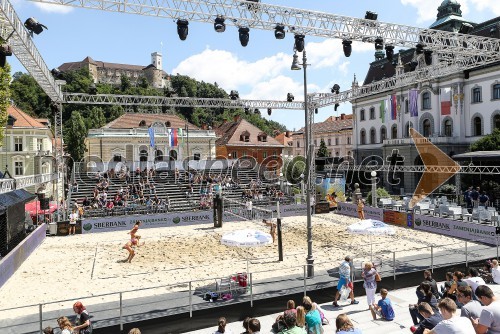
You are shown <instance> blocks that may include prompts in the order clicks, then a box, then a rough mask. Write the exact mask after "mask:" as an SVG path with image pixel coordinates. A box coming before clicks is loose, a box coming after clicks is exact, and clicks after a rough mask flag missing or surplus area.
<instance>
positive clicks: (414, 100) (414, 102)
mask: <svg viewBox="0 0 500 334" xmlns="http://www.w3.org/2000/svg"><path fill="white" fill-rule="evenodd" d="M409 95H410V117H417V116H418V90H417V89H411V90H410V94H409Z"/></svg>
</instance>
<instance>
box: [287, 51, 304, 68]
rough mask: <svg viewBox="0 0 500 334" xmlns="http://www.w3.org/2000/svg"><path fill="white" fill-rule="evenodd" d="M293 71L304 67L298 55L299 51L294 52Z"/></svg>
mask: <svg viewBox="0 0 500 334" xmlns="http://www.w3.org/2000/svg"><path fill="white" fill-rule="evenodd" d="M290 69H291V70H292V71H299V70H301V69H302V68H301V67H300V65H299V56H297V51H295V52H294V53H293V61H292V66H291V67H290Z"/></svg>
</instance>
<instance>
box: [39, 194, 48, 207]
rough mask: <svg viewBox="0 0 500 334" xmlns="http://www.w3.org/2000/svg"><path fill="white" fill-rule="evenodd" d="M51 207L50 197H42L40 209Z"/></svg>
mask: <svg viewBox="0 0 500 334" xmlns="http://www.w3.org/2000/svg"><path fill="white" fill-rule="evenodd" d="M48 209H49V198H45V197H44V198H40V210H48Z"/></svg>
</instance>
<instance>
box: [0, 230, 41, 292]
mask: <svg viewBox="0 0 500 334" xmlns="http://www.w3.org/2000/svg"><path fill="white" fill-rule="evenodd" d="M46 231H47V225H46V224H42V225H40V226H38V228H37V229H36V230H34V231H33V232H31V233H30V234H29V235H28V236H27V237H26V238H24V240H23V241H21V243H20V244H19V245H17V246H16V247H15V248H14V249H13V250H12V251H10V252H9V254H7V256H5V257H4V258H3V259H2V260H1V261H0V287H2V286H3V285H4V284H5V282H7V280H8V279H9V278H10V277H11V276H12V275H13V274H14V273H15V272H16V270H17V269H19V267H20V266H21V265H22V264H23V262H24V261H25V260H26V259H27V258H28V256H30V255H31V253H33V251H34V250H35V249H36V248H37V247H38V246H40V245H41V244H42V242H43V240H45V233H46Z"/></svg>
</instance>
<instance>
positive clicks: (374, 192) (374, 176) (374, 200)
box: [371, 170, 377, 208]
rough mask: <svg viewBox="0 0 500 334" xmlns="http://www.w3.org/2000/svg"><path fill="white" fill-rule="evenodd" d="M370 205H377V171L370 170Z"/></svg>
mask: <svg viewBox="0 0 500 334" xmlns="http://www.w3.org/2000/svg"><path fill="white" fill-rule="evenodd" d="M371 176H372V206H373V207H374V208H375V207H377V172H376V171H374V170H372V172H371Z"/></svg>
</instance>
